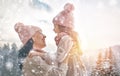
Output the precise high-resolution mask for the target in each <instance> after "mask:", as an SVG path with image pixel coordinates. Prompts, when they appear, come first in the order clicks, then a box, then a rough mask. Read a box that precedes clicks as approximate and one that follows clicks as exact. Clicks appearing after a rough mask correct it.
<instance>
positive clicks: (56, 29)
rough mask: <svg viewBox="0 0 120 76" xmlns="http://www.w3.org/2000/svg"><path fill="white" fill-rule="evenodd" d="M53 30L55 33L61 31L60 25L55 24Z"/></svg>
mask: <svg viewBox="0 0 120 76" xmlns="http://www.w3.org/2000/svg"><path fill="white" fill-rule="evenodd" d="M53 31H54V32H55V33H59V26H58V25H54V29H53Z"/></svg>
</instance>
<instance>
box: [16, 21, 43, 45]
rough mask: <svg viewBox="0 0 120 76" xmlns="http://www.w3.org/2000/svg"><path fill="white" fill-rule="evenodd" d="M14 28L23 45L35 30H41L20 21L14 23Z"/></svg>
mask: <svg viewBox="0 0 120 76" xmlns="http://www.w3.org/2000/svg"><path fill="white" fill-rule="evenodd" d="M14 28H15V31H16V32H17V33H18V35H19V37H20V40H21V41H22V43H23V44H24V45H25V44H26V43H27V41H28V40H29V39H30V38H31V37H32V36H33V35H34V34H35V33H36V32H37V31H40V32H42V30H41V29H40V28H39V27H36V26H25V25H24V24H23V23H20V22H18V23H16V24H15V26H14Z"/></svg>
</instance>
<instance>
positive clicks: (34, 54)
mask: <svg viewBox="0 0 120 76" xmlns="http://www.w3.org/2000/svg"><path fill="white" fill-rule="evenodd" d="M41 54H42V53H40V52H38V51H30V53H29V54H28V56H29V57H30V58H32V57H33V56H41Z"/></svg>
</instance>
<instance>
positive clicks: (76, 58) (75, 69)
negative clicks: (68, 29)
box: [57, 35, 86, 76]
mask: <svg viewBox="0 0 120 76" xmlns="http://www.w3.org/2000/svg"><path fill="white" fill-rule="evenodd" d="M76 44H77V42H75V41H74V40H73V39H72V38H71V37H70V36H69V35H63V36H62V37H61V39H60V41H59V44H58V46H57V47H58V48H57V61H58V63H59V65H62V64H63V62H64V61H65V60H67V61H68V62H67V67H68V68H67V69H68V70H66V75H65V76H85V72H86V71H85V67H84V65H83V63H82V61H81V59H80V55H79V53H78V52H79V51H80V50H78V49H77V46H76Z"/></svg>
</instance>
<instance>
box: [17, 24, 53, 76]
mask: <svg viewBox="0 0 120 76" xmlns="http://www.w3.org/2000/svg"><path fill="white" fill-rule="evenodd" d="M15 31H16V32H17V33H18V35H19V37H20V40H21V42H22V43H23V45H24V46H23V47H22V48H21V49H20V50H19V55H18V58H19V59H20V60H21V61H22V62H21V61H20V62H19V63H20V68H21V69H22V71H23V75H24V76H44V75H45V74H46V72H47V71H48V70H49V68H50V66H49V64H51V63H50V62H51V61H50V59H49V58H50V57H48V56H49V55H47V53H46V52H45V51H43V50H42V48H44V47H45V46H46V44H45V38H46V36H45V35H44V34H42V30H41V29H40V28H38V27H36V26H25V25H24V24H23V23H16V24H15ZM31 54H32V57H31ZM35 55H41V57H40V56H35ZM46 57H47V58H46ZM46 59H48V60H46ZM22 65H23V67H22Z"/></svg>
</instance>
